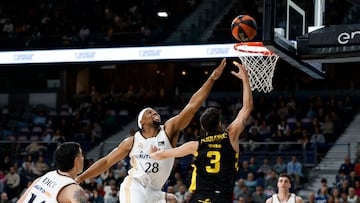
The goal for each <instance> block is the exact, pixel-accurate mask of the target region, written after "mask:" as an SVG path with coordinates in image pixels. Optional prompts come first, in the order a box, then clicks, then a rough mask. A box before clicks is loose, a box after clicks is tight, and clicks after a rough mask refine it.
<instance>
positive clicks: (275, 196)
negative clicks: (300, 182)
mask: <svg viewBox="0 0 360 203" xmlns="http://www.w3.org/2000/svg"><path fill="white" fill-rule="evenodd" d="M272 203H296V195H295V194H294V193H290V197H289V199H288V200H287V201H286V202H280V200H279V197H278V194H273V195H272Z"/></svg>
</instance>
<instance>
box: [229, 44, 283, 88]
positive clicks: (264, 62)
mask: <svg viewBox="0 0 360 203" xmlns="http://www.w3.org/2000/svg"><path fill="white" fill-rule="evenodd" d="M234 49H235V52H236V53H237V55H238V56H239V58H240V60H241V62H242V64H243V65H245V67H246V68H247V70H248V74H249V79H250V87H251V90H255V89H257V90H258V91H259V92H265V93H267V92H270V91H271V90H272V89H273V86H272V79H273V76H274V70H275V66H276V62H277V60H278V59H279V56H278V55H276V54H275V53H273V52H271V51H269V50H268V49H267V48H266V47H265V46H264V44H263V43H262V42H242V43H238V44H235V45H234Z"/></svg>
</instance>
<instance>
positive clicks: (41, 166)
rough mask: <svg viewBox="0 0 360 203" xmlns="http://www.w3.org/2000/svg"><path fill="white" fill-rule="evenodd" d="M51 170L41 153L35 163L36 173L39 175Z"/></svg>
mask: <svg viewBox="0 0 360 203" xmlns="http://www.w3.org/2000/svg"><path fill="white" fill-rule="evenodd" d="M48 170H49V165H48V164H47V163H46V162H45V159H44V157H43V156H42V155H39V156H38V158H37V160H36V161H35V163H34V173H35V175H37V176H41V175H43V174H44V173H45V172H47V171H48Z"/></svg>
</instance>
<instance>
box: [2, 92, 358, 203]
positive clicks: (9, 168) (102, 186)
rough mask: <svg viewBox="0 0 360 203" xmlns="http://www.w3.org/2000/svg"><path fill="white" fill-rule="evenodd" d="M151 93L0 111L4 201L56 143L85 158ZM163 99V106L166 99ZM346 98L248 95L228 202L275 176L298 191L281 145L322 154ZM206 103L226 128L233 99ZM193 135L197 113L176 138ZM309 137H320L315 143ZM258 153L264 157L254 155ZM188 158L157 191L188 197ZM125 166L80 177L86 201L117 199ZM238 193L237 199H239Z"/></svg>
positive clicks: (250, 195) (345, 119)
mask: <svg viewBox="0 0 360 203" xmlns="http://www.w3.org/2000/svg"><path fill="white" fill-rule="evenodd" d="M155 92H156V91H154V93H153V95H145V93H144V92H143V93H144V94H141V93H140V92H138V91H137V90H134V89H132V92H131V93H129V92H126V93H114V94H112V95H111V94H109V93H108V92H106V93H99V92H97V91H96V88H95V87H92V88H91V90H90V91H89V92H87V93H85V92H84V93H81V94H79V95H77V96H75V97H74V100H73V101H72V102H69V104H67V105H61V106H60V107H59V108H58V109H51V108H46V107H44V106H37V107H34V108H32V109H31V110H30V109H26V110H25V109H24V110H23V111H21V112H13V111H12V110H13V109H11V107H3V108H2V111H1V112H2V116H1V121H2V140H3V141H8V142H9V143H11V144H13V143H17V144H16V145H15V146H16V147H15V148H13V147H10V148H11V150H12V151H4V149H6V148H7V147H4V148H2V151H1V153H2V157H4V158H3V160H1V162H0V168H1V170H0V175H1V174H2V175H1V176H2V178H0V179H1V180H2V181H0V183H2V184H0V189H2V191H3V192H4V191H5V192H6V194H7V196H8V197H9V198H10V199H12V198H16V197H17V196H18V195H19V194H20V193H21V191H23V190H24V188H25V187H26V185H27V184H28V183H30V182H31V181H32V180H33V179H34V178H35V177H38V176H39V175H41V174H43V173H44V172H46V171H48V170H49V169H51V168H52V167H53V163H52V160H51V153H52V151H53V150H54V147H55V146H56V144H57V143H60V142H64V141H65V140H66V141H70V140H72V141H78V142H80V143H81V144H82V147H83V149H84V151H85V153H86V151H88V150H90V149H91V148H92V147H94V146H95V145H96V144H98V143H99V142H101V141H103V140H104V139H106V138H107V137H108V136H110V135H112V134H114V133H116V132H117V131H119V130H121V126H123V125H126V124H127V123H128V122H129V121H130V120H132V119H134V118H135V117H136V113H137V112H138V110H139V109H137V108H136V106H138V107H139V108H140V106H142V105H144V104H147V105H152V106H158V104H161V103H163V102H162V101H157V100H155V99H154V98H159V97H158V96H159V95H158V94H159V93H155ZM152 98H153V99H152ZM166 99H167V101H168V102H169V98H166ZM352 99H353V98H352V97H350V96H338V97H335V96H328V97H320V96H309V97H306V98H305V97H299V98H298V97H295V96H284V95H282V94H279V95H277V96H275V97H267V98H265V97H264V96H261V95H260V96H256V97H255V101H254V103H255V109H254V111H253V113H252V115H251V118H250V119H249V120H248V125H247V128H246V129H245V131H244V132H243V136H242V139H241V140H240V142H241V151H242V155H241V157H240V162H241V164H240V165H241V167H240V170H239V174H238V181H237V184H236V186H235V188H237V189H236V191H237V192H236V193H235V192H234V199H236V201H239V202H240V201H244V202H246V203H250V202H253V203H257V201H260V199H261V200H262V199H263V198H265V197H267V196H268V195H270V194H272V193H273V192H274V189H275V187H274V180H275V177H277V175H278V174H279V173H282V172H287V173H290V174H291V175H292V177H293V179H294V190H295V191H296V190H298V189H300V188H301V187H302V184H303V183H304V181H306V177H305V176H304V171H303V169H304V165H305V164H306V163H304V162H303V160H304V159H303V157H302V155H301V154H295V153H293V152H294V151H292V150H294V149H293V148H294V147H293V146H292V147H291V146H290V145H288V143H289V142H292V143H300V145H301V146H302V147H303V146H305V148H306V149H311V148H313V147H315V146H318V147H319V148H320V149H322V148H321V147H322V146H323V145H324V146H326V148H324V149H322V150H324V151H323V152H326V150H327V149H328V147H331V145H332V144H333V143H334V142H335V141H336V139H337V138H338V136H339V135H340V134H341V132H342V130H344V128H345V127H346V126H347V125H348V123H349V122H350V121H351V119H352V117H353V116H354V113H355V112H356V109H357V107H356V104H354V103H353V101H352ZM185 100H186V98H184V97H181V96H176V97H175V98H173V99H172V100H171V102H169V103H170V104H173V106H171V107H170V106H167V108H165V109H164V111H161V112H160V113H161V114H163V116H164V119H166V118H167V116H169V115H170V114H173V113H176V112H177V110H176V109H180V108H181V107H182V105H183V104H184V101H185ZM207 105H208V106H216V107H218V108H220V109H221V111H222V123H223V125H224V126H226V123H227V122H228V120H231V119H232V117H233V116H234V112H237V109H238V108H240V107H241V102H240V100H237V99H232V98H217V99H215V98H209V99H208V101H207ZM166 109H167V110H168V111H166ZM124 112H126V113H124ZM24 115H27V116H24ZM124 115H125V117H124ZM166 115H167V116H166ZM25 118H27V119H28V120H26V119H25ZM10 121H16V125H15V126H14V128H13V129H10V128H9V125H8V124H9V122H10ZM24 128H27V130H24ZM133 130H134V129H133ZM199 133H201V130H200V127H199V122H198V115H197V116H196V117H195V118H194V120H193V121H192V123H191V124H190V125H189V126H188V127H187V128H186V129H185V130H184V131H183V133H182V134H181V136H180V138H179V139H180V142H179V143H180V144H181V143H183V142H186V141H188V140H192V139H194V138H195V137H196V136H197V135H199ZM314 136H316V137H321V139H315V138H314ZM318 140H320V141H318ZM323 141H325V142H323ZM271 142H277V143H278V144H277V145H274V146H276V147H272V146H267V145H266V144H265V143H267V144H268V143H271ZM249 143H250V144H249ZM251 143H253V144H251ZM281 143H284V144H281ZM24 144H25V146H24ZM19 145H22V146H19ZM10 148H8V149H10ZM14 150H15V151H14ZM262 150H263V151H264V152H265V153H266V155H259V154H258V152H259V151H262ZM269 152H283V153H278V154H277V156H276V157H274V156H268V155H269ZM49 155H50V156H49ZM191 160H192V157H191V156H188V157H184V158H181V159H177V161H176V164H175V165H174V170H173V173H172V175H171V177H170V178H169V181H168V183H167V184H166V186H165V187H164V190H167V191H174V193H175V194H176V193H178V195H179V197H180V198H183V199H187V198H189V197H190V195H191V194H190V193H189V192H188V191H187V188H188V186H189V178H190V175H191V167H190V163H191ZM93 161H94V160H87V162H86V165H85V167H88V166H89V165H91V164H92V163H93ZM128 166H129V164H128V160H123V161H122V162H121V163H118V164H117V166H114V168H113V169H112V170H109V171H108V172H107V173H105V174H103V175H101V176H100V177H97V178H95V179H94V180H88V182H86V183H85V185H84V187H85V188H87V190H88V192H89V197H91V198H92V201H91V202H98V200H95V199H102V198H103V199H104V201H105V202H111V201H110V200H107V199H109V198H110V199H111V198H113V200H115V199H116V198H115V197H114V195H115V194H117V190H118V186H119V183H120V182H121V181H122V178H123V177H124V175H125V174H126V172H127V170H128ZM339 179H342V178H341V177H339ZM241 182H243V183H241ZM242 185H245V186H246V187H244V186H242ZM239 187H240V188H239ZM0 192H1V191H0ZM239 194H243V195H240V196H239ZM244 194H247V195H244ZM244 197H245V199H243V200H239V199H241V198H244ZM100 202H101V201H100ZM184 202H186V200H184Z"/></svg>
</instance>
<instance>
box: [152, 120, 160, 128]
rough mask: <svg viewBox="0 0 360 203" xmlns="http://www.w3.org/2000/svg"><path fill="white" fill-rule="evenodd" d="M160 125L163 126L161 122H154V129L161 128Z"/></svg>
mask: <svg viewBox="0 0 360 203" xmlns="http://www.w3.org/2000/svg"><path fill="white" fill-rule="evenodd" d="M160 125H161V122H160V121H153V126H154V127H156V128H158V127H160Z"/></svg>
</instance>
